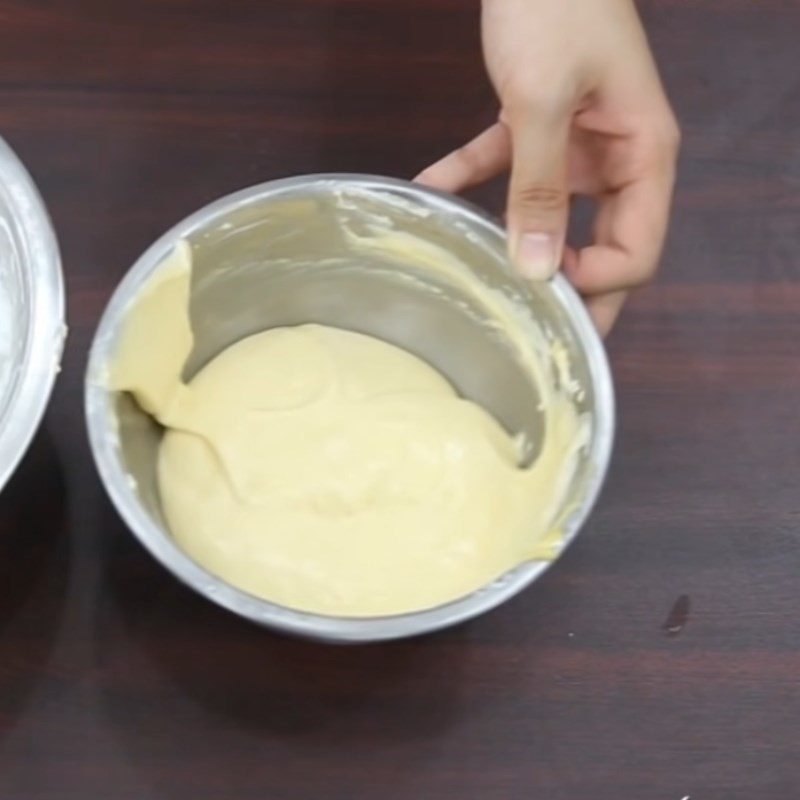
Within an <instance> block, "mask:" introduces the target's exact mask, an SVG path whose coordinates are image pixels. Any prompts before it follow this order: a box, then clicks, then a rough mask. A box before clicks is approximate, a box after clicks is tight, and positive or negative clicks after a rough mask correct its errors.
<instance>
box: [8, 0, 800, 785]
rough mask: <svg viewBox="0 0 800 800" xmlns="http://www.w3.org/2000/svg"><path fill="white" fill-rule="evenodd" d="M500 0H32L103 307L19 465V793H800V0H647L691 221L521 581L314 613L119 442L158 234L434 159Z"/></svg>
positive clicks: (645, 300) (73, 301) (62, 163)
mask: <svg viewBox="0 0 800 800" xmlns="http://www.w3.org/2000/svg"><path fill="white" fill-rule="evenodd" d="M476 9H477V6H476V4H475V3H474V2H466V0H435V1H434V0H302V1H301V0H237V1H236V2H226V1H225V0H160V1H157V0H136V2H116V1H115V2H110V0H73V1H72V2H69V0H28V1H27V2H22V0H17V1H15V0H0V132H2V135H4V136H6V137H7V138H8V140H9V141H10V142H11V144H12V146H13V147H14V148H15V149H16V150H17V152H18V153H19V154H20V156H21V157H22V158H23V160H24V161H25V162H26V164H27V165H28V166H29V168H30V170H31V172H32V173H33V175H34V177H35V178H36V180H37V182H38V184H39V186H40V187H41V190H42V193H43V195H44V197H45V199H46V201H47V203H48V205H49V207H50V210H51V212H52V215H53V218H54V221H55V225H56V228H57V230H58V233H59V236H60V240H61V244H62V248H63V255H64V263H65V271H66V280H67V285H68V289H69V318H70V323H71V335H70V339H69V344H68V348H67V352H66V356H65V360H64V369H63V373H62V375H61V377H60V380H59V382H58V385H57V388H56V391H55V395H54V398H53V401H52V403H51V406H50V411H49V413H48V415H47V418H46V422H45V425H44V426H43V429H42V431H41V433H40V435H39V437H38V439H37V441H36V443H35V445H34V447H33V448H32V450H31V452H30V454H29V455H28V457H27V459H26V461H25V462H24V464H23V466H22V468H21V469H20V470H19V472H18V473H17V475H16V476H15V477H14V479H13V480H12V482H11V483H10V484H9V486H8V487H7V489H6V490H5V491H4V492H3V494H2V496H0V798H2V800H6V798H10V799H12V800H16V799H17V798H26V799H27V798H33V799H35V798H47V799H48V800H49V799H50V798H53V799H54V800H55V799H56V798H57V799H58V800H92V799H93V798H109V799H110V800H151V799H153V798H191V800H203V799H204V798H209V800H212V799H213V800H228V799H229V800H248V799H249V798H254V799H256V798H257V799H258V800H263V799H265V798H268V799H269V800H312V799H313V800H317V798H320V799H324V800H329V799H330V800H334V799H339V798H341V800H350V799H351V798H353V799H354V800H393V799H394V798H397V799H398V800H400V799H401V798H402V799H403V800H405V798H425V799H427V798H436V799H437V800H438V798H454V799H457V800H507V799H508V800H515V799H516V798H519V799H520V800H523V799H524V800H539V799H540V798H541V800H683V798H686V797H690V798H691V800H796V798H798V797H800V760H799V757H800V685H799V684H800V614H799V613H798V611H799V610H800V514H799V513H798V510H799V509H800V431H799V430H798V428H799V426H798V416H799V413H798V412H799V411H800V408H799V407H800V269H798V261H799V259H798V254H797V253H798V246H800V134H798V131H800V57H798V50H797V35H798V31H800V3H797V2H778V1H777V0H761V2H758V3H756V2H753V0H727V1H726V0H704V1H702V2H701V0H693V1H692V2H686V1H685V0H661V1H660V2H649V3H644V4H643V12H644V15H645V18H646V21H647V24H648V27H649V30H650V32H651V35H652V37H653V40H654V47H655V49H656V51H657V54H658V56H659V58H660V61H661V64H662V66H663V72H664V76H665V80H666V83H667V84H668V87H669V89H670V91H671V94H672V97H673V99H674V102H675V105H676V108H677V110H678V115H679V117H680V119H681V121H682V126H683V129H684V133H685V147H684V155H683V162H682V168H681V176H680V185H679V191H678V197H677V204H676V212H675V218H674V227H673V234H672V237H671V241H670V243H669V246H668V249H667V253H666V256H665V259H664V265H663V271H662V274H661V277H660V279H659V281H658V283H657V285H656V286H655V287H653V288H651V289H649V290H647V291H644V292H642V293H640V294H639V295H638V296H637V297H636V298H635V299H634V301H633V302H632V303H631V305H630V308H629V310H628V311H627V313H626V314H625V316H624V318H623V319H622V321H621V323H620V325H619V326H618V328H617V330H616V331H615V332H614V334H613V335H612V337H611V340H610V342H609V348H610V352H611V358H612V362H613V367H614V370H615V374H616V382H617V387H618V393H619V409H620V427H619V436H618V443H617V449H616V455H615V459H614V464H613V468H612V472H611V477H610V480H609V482H608V485H607V488H606V490H605V492H604V494H603V497H602V500H601V502H600V504H599V507H598V508H597V511H596V512H595V514H594V515H593V517H592V519H591V522H590V524H589V525H588V526H587V528H586V530H585V532H584V534H583V536H582V537H581V538H580V539H579V541H578V542H577V543H576V545H575V546H574V547H573V548H572V549H571V550H570V551H569V552H568V554H567V555H566V556H565V558H564V559H563V560H562V561H561V562H560V563H559V564H558V565H557V566H556V567H555V568H554V569H553V570H551V571H550V572H549V573H548V574H547V575H546V577H545V578H544V579H543V580H542V581H540V582H539V583H538V584H537V585H536V586H534V587H533V588H531V589H530V590H529V591H527V592H525V593H524V594H523V595H522V596H520V597H519V598H517V599H516V600H514V601H513V602H511V603H509V604H508V605H506V606H505V607H503V608H501V609H499V610H497V611H495V612H494V613H492V614H490V615H488V616H486V617H484V618H482V619H480V620H477V621H475V622H473V623H471V624H468V625H465V626H462V627H460V628H458V629H455V630H452V631H449V632H445V633H442V634H439V635H435V636H430V637H428V638H423V639H419V640H417V641H409V642H405V643H396V644H391V645H386V646H372V647H358V648H349V649H348V648H344V649H342V648H331V647H325V646H319V645H314V644H309V643H303V642H297V641H291V640H288V639H284V638H281V637H279V636H275V635H272V634H270V633H268V632H266V631H263V630H259V629H258V628H255V627H252V626H250V625H248V624H246V623H244V622H241V621H238V620H237V619H235V618H233V617H232V616H230V615H228V614H226V613H225V612H223V611H220V610H218V609H217V608H215V607H214V606H212V605H211V604H209V603H208V602H206V601H205V600H203V599H201V598H199V597H197V596H195V595H194V594H192V593H191V592H190V591H188V590H187V589H184V588H183V587H182V586H180V585H178V584H177V583H176V582H175V581H174V580H173V579H172V578H171V577H170V576H169V575H168V574H166V573H165V572H164V571H163V570H162V569H161V568H160V567H159V566H158V565H157V564H156V563H155V562H154V561H152V560H151V558H150V557H149V556H148V555H146V554H145V552H144V551H143V549H142V548H141V547H140V546H139V545H138V544H137V543H136V542H135V540H134V539H133V537H132V536H131V535H130V534H129V533H128V532H127V530H126V529H125V527H124V526H123V524H122V523H121V522H120V520H119V519H118V518H117V516H116V514H115V512H114V511H113V509H112V508H111V506H110V504H109V502H108V501H107V499H106V497H105V495H104V493H103V490H102V488H101V486H100V483H99V481H98V478H97V476H96V474H95V470H94V467H93V465H92V463H91V461H90V456H89V450H88V447H87V443H86V437H85V432H84V425H83V420H82V391H81V383H82V372H83V368H84V364H85V358H86V350H87V347H88V344H89V341H90V337H91V334H92V330H93V328H94V326H95V323H96V321H97V319H98V316H99V314H100V312H101V310H102V308H103V305H104V303H105V302H106V300H107V298H108V297H109V295H110V293H111V291H112V289H113V287H114V286H115V284H116V283H117V281H118V280H119V279H120V278H121V277H122V275H123V273H124V272H125V270H126V269H127V268H128V266H129V265H130V264H131V263H132V262H133V260H134V258H135V257H136V256H137V255H138V254H139V253H140V252H141V251H142V250H143V249H144V248H145V246H147V245H148V244H149V243H150V242H151V241H152V240H153V239H154V238H155V237H156V235H157V234H159V233H160V232H162V231H163V230H165V229H166V228H167V227H168V226H170V225H171V224H172V223H173V222H175V221H177V220H178V219H180V218H181V217H183V216H184V215H186V214H187V213H188V212H190V211H192V210H194V209H195V208H197V207H199V206H201V205H203V204H204V203H206V202H208V201H210V200H212V199H214V198H216V197H218V196H219V195H222V194H224V193H227V192H229V191H232V190H235V189H238V188H240V187H243V186H246V185H249V184H253V183H257V182H260V181H263V180H265V179H268V178H274V177H278V176H283V175H290V174H293V173H302V172H313V171H327V170H352V171H361V172H377V173H386V174H393V175H401V176H408V175H411V174H413V173H414V172H415V171H416V170H417V169H418V168H420V167H421V166H423V165H425V164H426V163H427V162H429V161H430V160H432V159H433V158H434V157H436V156H438V155H440V154H442V153H444V152H445V151H447V150H448V149H449V148H451V147H452V146H454V145H456V144H458V143H460V142H461V141H462V140H464V139H465V138H467V137H468V136H470V135H471V134H473V133H474V132H476V131H478V130H479V129H480V128H481V127H482V125H483V124H484V123H486V122H487V121H488V120H489V119H491V117H492V115H493V113H494V104H493V99H492V94H491V91H490V89H489V87H488V86H487V83H486V80H485V78H484V77H483V70H482V66H481V61H480V54H479V44H478V30H477V19H476ZM477 198H478V199H479V201H480V202H483V203H484V204H486V205H487V206H488V207H489V208H491V209H492V210H494V211H500V210H501V206H502V187H501V186H500V185H495V186H492V187H489V188H488V189H486V190H484V191H482V192H480V193H478V195H477ZM683 596H686V597H688V598H689V600H688V603H689V608H688V609H687V608H686V607H685V606H686V602H687V601H685V600H683V601H681V602H680V603H679V604H678V605H679V606H683V608H680V607H679V608H678V610H677V611H678V613H677V614H673V615H672V619H671V620H670V622H669V624H670V625H674V627H675V628H676V629H677V628H680V630H679V631H678V630H673V631H672V633H671V634H670V632H668V631H667V630H665V629H664V624H665V621H666V620H667V617H668V616H669V612H670V609H672V608H673V606H674V605H675V603H676V601H678V599H679V598H681V597H683ZM687 611H688V614H687V613H681V612H687Z"/></svg>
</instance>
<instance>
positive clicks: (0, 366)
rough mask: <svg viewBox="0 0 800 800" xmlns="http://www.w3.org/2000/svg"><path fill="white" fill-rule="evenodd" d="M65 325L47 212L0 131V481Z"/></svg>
mask: <svg viewBox="0 0 800 800" xmlns="http://www.w3.org/2000/svg"><path fill="white" fill-rule="evenodd" d="M65 333H66V328H65V327H64V285H63V280H62V276H61V260H60V257H59V253H58V244H57V243H56V237H55V234H54V233H53V228H52V226H51V224H50V219H49V218H48V216H47V211H46V210H45V207H44V203H43V202H42V199H41V197H40V196H39V193H38V191H37V190H36V187H35V186H34V184H33V181H32V180H31V178H30V176H29V175H28V173H27V172H26V171H25V168H24V167H23V166H22V164H21V163H20V162H19V159H17V157H16V156H15V155H14V153H13V151H12V150H11V148H10V147H9V146H8V145H7V144H6V143H5V142H4V141H3V140H2V139H0V489H2V487H3V486H4V485H5V483H6V481H7V480H8V478H9V476H10V475H11V473H12V472H13V471H14V468H15V467H16V466H17V464H18V463H19V460H20V459H21V458H22V455H23V454H24V452H25V450H26V449H27V447H28V444H29V443H30V441H31V439H32V438H33V434H34V432H35V431H36V428H37V426H38V424H39V421H40V419H41V417H42V414H43V413H44V409H45V406H46V405H47V400H48V398H49V397H50V391H51V389H52V387H53V381H54V380H55V377H56V374H57V373H58V365H59V362H60V359H61V351H62V348H63V345H64V335H65Z"/></svg>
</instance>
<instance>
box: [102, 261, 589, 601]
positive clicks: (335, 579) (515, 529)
mask: <svg viewBox="0 0 800 800" xmlns="http://www.w3.org/2000/svg"><path fill="white" fill-rule="evenodd" d="M189 276H190V263H189V249H188V246H181V247H179V248H178V249H177V250H176V252H175V253H174V254H173V256H172V257H171V262H170V263H169V264H166V265H165V266H164V268H163V269H162V270H161V272H160V276H159V277H158V278H157V279H156V280H155V281H154V282H153V284H152V286H151V287H150V288H149V290H148V291H146V292H145V293H144V294H143V295H142V296H141V298H140V300H139V301H138V302H137V304H136V306H135V307H134V308H133V309H132V310H131V311H130V313H129V320H128V322H127V324H126V328H125V330H124V332H123V337H122V341H121V343H120V347H119V351H118V357H117V360H116V363H115V365H114V367H113V374H112V376H111V385H112V386H113V388H117V389H125V390H129V391H132V392H133V393H134V395H135V396H136V398H137V400H138V402H139V403H140V405H141V406H142V407H143V408H144V409H145V410H146V411H148V412H149V413H151V414H153V416H155V417H156V418H157V419H158V420H159V421H160V422H161V423H162V424H163V425H164V426H166V428H167V432H166V434H165V436H164V438H163V441H162V444H161V448H160V454H159V462H158V480H159V487H160V492H161V500H162V506H163V510H164V514H165V517H166V520H167V522H168V524H169V526H170V528H171V530H172V532H173V535H174V536H175V538H176V540H177V541H178V543H179V544H180V545H181V547H182V548H183V549H184V550H185V551H186V552H187V553H188V554H189V555H190V556H192V557H193V558H194V559H195V560H196V561H197V562H199V563H200V564H202V565H203V566H204V567H205V568H206V569H208V570H209V571H210V572H212V573H214V574H216V575H218V576H220V577H222V578H224V579H225V580H226V581H228V582H230V583H231V584H233V585H235V586H237V587H239V588H241V589H244V590H245V591H248V592H250V593H252V594H254V595H258V596H261V597H263V598H266V599H268V600H271V601H274V602H276V603H280V604H282V605H285V606H289V607H291V608H295V609H299V610H304V611H309V612H317V613H322V614H330V615H343V616H377V615H388V614H397V613H403V612H408V611H413V610H418V609H422V608H426V607H430V606H434V605H439V604H442V603H446V602H449V601H452V600H456V599H458V598H460V597H462V596H464V595H466V594H468V593H470V592H472V591H474V590H476V589H478V588H480V587H481V586H484V585H486V584H487V583H489V582H491V581H492V580H493V579H495V578H497V577H499V576H500V575H502V574H503V573H504V572H506V571H507V570H509V569H511V568H512V567H514V566H516V565H518V564H519V563H521V562H522V561H525V560H527V559H531V558H551V557H552V556H554V555H555V553H556V551H557V549H558V544H559V540H560V534H559V530H558V522H557V520H556V519H555V517H556V516H557V514H558V512H559V509H560V507H561V503H562V498H563V493H564V487H565V483H566V481H568V479H569V477H570V474H571V467H570V465H571V463H572V458H573V457H574V453H575V450H576V444H575V443H576V441H578V437H576V431H577V427H578V417H577V414H576V413H575V411H574V409H573V407H572V405H571V404H569V403H562V404H561V405H558V404H556V403H551V404H550V408H549V414H548V420H547V426H546V434H545V439H544V442H543V443H542V447H541V452H540V454H539V457H538V458H537V459H536V461H535V462H534V464H533V465H531V466H529V467H526V468H521V467H519V466H518V462H519V459H520V453H519V447H518V442H517V441H516V440H515V439H514V438H513V437H512V436H510V435H509V434H508V433H507V432H506V431H505V430H504V429H503V428H502V427H501V426H500V425H499V423H498V422H497V421H496V420H495V419H494V418H493V417H492V416H491V415H489V414H488V413H487V412H486V411H485V410H484V409H483V408H481V407H479V406H478V405H476V404H475V403H472V402H470V401H468V400H465V399H462V398H460V397H459V396H457V395H456V393H455V392H454V390H453V389H452V387H451V386H450V384H449V383H448V382H447V381H446V380H445V378H444V377H442V375H440V374H439V373H438V372H437V371H435V370H434V369H433V368H431V367H430V366H429V365H428V364H426V363H425V362H424V361H422V360H420V359H419V358H417V357H415V356H413V355H411V354H410V353H407V352H405V351H404V350H401V349H399V348H397V347H395V346H393V345H390V344H387V343H385V342H383V341H380V340H378V339H374V338H372V337H368V336H364V335H362V334H357V333H353V332H349V331H344V330H340V329H336V328H329V327H323V326H318V325H304V326H301V327H296V328H278V329H273V330H268V331H265V332H263V333H259V334H256V335H254V336H251V337H249V338H246V339H243V340H241V341H239V342H237V343H236V344H234V345H232V346H231V347H229V348H228V349H226V350H224V351H223V352H222V353H220V354H219V355H218V356H217V357H216V358H214V359H213V360H212V361H211V362H209V363H208V364H207V365H206V366H205V367H204V368H203V369H202V370H201V371H200V372H199V373H198V374H197V375H196V376H195V377H194V378H193V379H192V381H191V382H190V383H189V384H188V385H187V384H185V383H183V382H182V381H181V379H180V375H181V370H182V369H183V365H184V364H185V362H186V358H187V356H188V354H189V351H190V349H191V330H190V328H189V323H188V318H187V312H186V308H187V305H188V296H189Z"/></svg>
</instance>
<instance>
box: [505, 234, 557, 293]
mask: <svg viewBox="0 0 800 800" xmlns="http://www.w3.org/2000/svg"><path fill="white" fill-rule="evenodd" d="M560 251H561V246H560V244H559V242H558V240H557V239H556V237H555V236H553V235H552V234H550V233H546V232H543V231H525V232H523V233H521V234H520V235H519V236H518V237H517V241H516V242H515V244H514V246H513V247H512V256H511V257H512V261H513V262H514V263H515V265H516V267H517V269H518V270H519V272H520V274H521V275H522V276H523V277H525V278H528V280H532V281H546V280H549V279H550V278H552V277H553V275H554V274H555V272H556V271H557V269H558V262H559V260H560V255H561V253H560Z"/></svg>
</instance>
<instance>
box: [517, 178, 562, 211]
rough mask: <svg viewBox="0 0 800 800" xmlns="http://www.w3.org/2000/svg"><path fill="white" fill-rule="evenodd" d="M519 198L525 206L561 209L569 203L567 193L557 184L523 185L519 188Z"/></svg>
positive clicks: (551, 209)
mask: <svg viewBox="0 0 800 800" xmlns="http://www.w3.org/2000/svg"><path fill="white" fill-rule="evenodd" d="M517 200H518V202H519V204H520V205H521V206H522V207H523V208H526V207H527V208H537V209H544V210H545V211H560V210H562V209H563V208H565V207H566V205H567V193H566V192H565V191H564V190H563V189H559V188H558V187H555V186H545V185H541V184H538V185H533V186H523V187H520V188H519V189H518V190H517Z"/></svg>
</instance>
